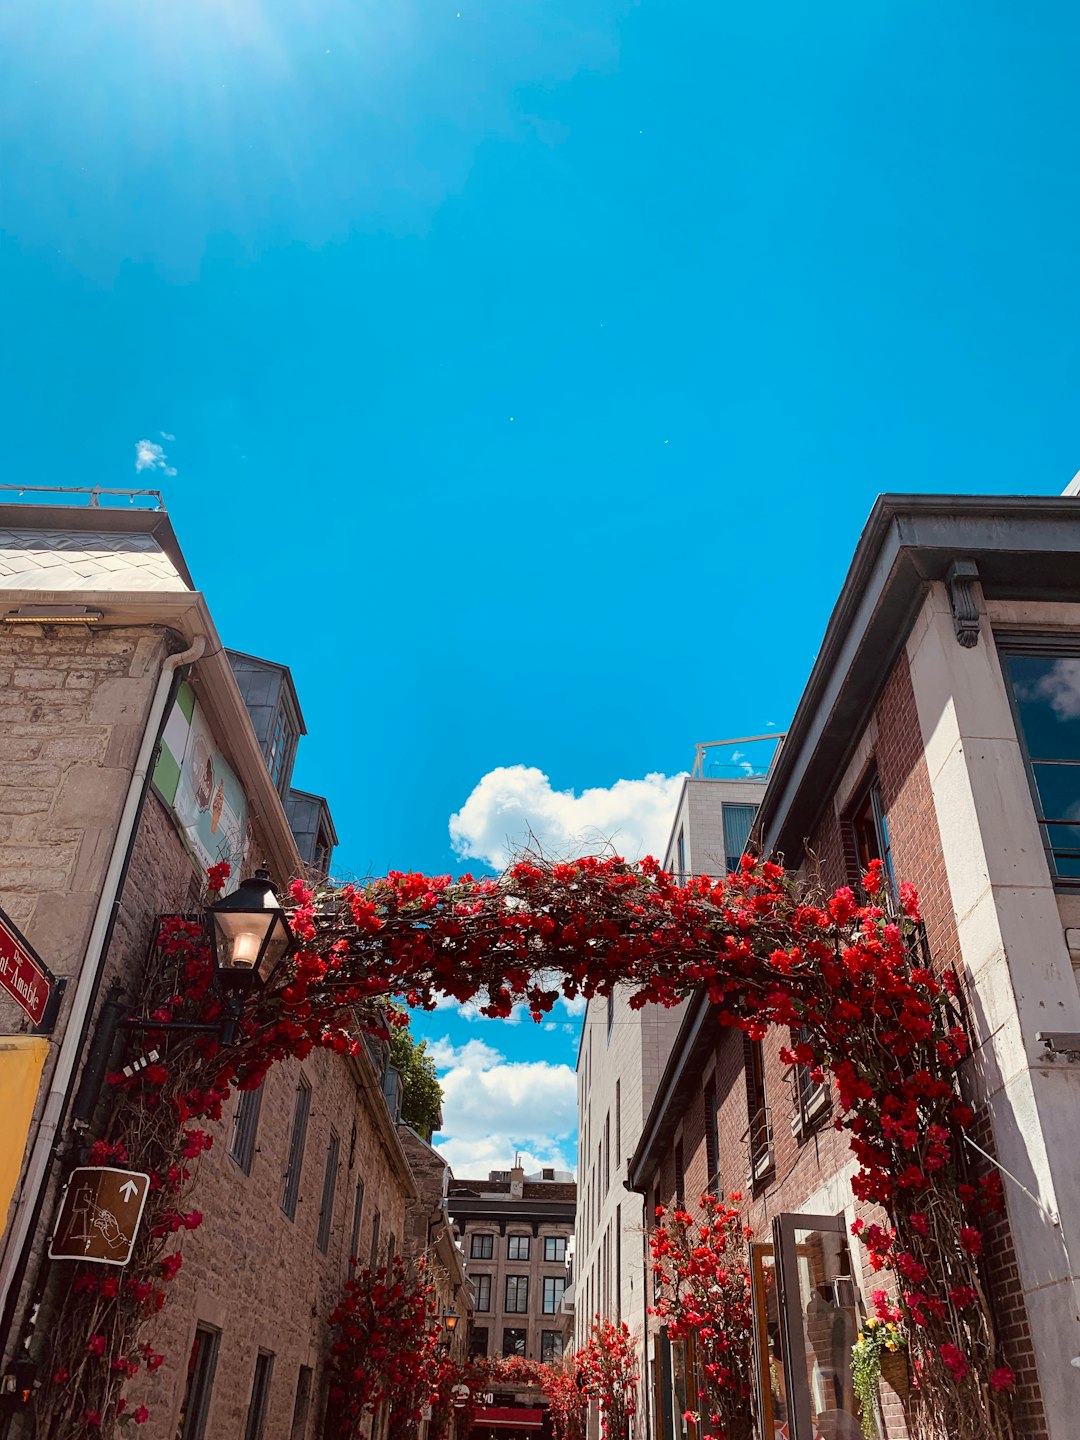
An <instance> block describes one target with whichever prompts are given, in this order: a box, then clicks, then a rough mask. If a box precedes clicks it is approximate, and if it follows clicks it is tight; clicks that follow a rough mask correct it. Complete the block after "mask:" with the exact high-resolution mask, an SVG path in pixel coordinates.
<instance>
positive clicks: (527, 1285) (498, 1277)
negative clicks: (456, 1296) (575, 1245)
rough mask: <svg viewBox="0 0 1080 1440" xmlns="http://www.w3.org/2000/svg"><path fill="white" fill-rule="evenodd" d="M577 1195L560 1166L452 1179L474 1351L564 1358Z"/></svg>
mask: <svg viewBox="0 0 1080 1440" xmlns="http://www.w3.org/2000/svg"><path fill="white" fill-rule="evenodd" d="M576 1197H577V1186H576V1185H575V1184H574V1182H573V1180H572V1179H571V1177H570V1176H569V1175H568V1174H566V1173H564V1172H562V1171H556V1170H542V1171H541V1172H540V1174H539V1175H535V1176H529V1177H528V1178H526V1176H525V1172H524V1170H523V1169H522V1168H521V1167H520V1166H515V1167H514V1168H513V1169H511V1170H493V1171H492V1172H491V1173H490V1174H489V1175H488V1177H487V1179H486V1180H458V1179H454V1180H451V1182H450V1189H449V1210H450V1215H451V1217H452V1219H453V1222H454V1225H455V1227H456V1230H457V1233H458V1235H459V1236H460V1238H461V1242H462V1248H463V1249H464V1252H465V1265H466V1271H467V1274H468V1277H469V1282H470V1284H471V1286H472V1292H473V1326H472V1334H471V1337H470V1351H471V1353H472V1354H474V1355H492V1356H495V1355H522V1356H524V1357H525V1358H527V1359H529V1360H548V1361H553V1360H558V1359H560V1358H561V1356H562V1354H563V1351H564V1349H565V1348H566V1345H567V1339H568V1335H567V1332H568V1328H569V1326H568V1316H567V1314H566V1312H565V1310H564V1308H563V1296H564V1293H565V1290H566V1262H567V1249H568V1246H569V1243H570V1241H571V1239H572V1237H573V1234H574V1208H575V1204H576Z"/></svg>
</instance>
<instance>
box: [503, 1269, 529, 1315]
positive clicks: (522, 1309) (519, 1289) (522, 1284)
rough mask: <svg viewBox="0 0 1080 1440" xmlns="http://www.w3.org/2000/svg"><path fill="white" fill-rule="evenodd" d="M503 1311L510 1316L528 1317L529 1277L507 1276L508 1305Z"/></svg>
mask: <svg viewBox="0 0 1080 1440" xmlns="http://www.w3.org/2000/svg"><path fill="white" fill-rule="evenodd" d="M503 1309H504V1310H505V1311H506V1312H507V1313H508V1314H510V1315H527V1314H528V1312H529V1277H528V1276H527V1275H507V1277H506V1304H505V1305H504V1306H503Z"/></svg>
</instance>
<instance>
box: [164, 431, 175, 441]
mask: <svg viewBox="0 0 1080 1440" xmlns="http://www.w3.org/2000/svg"><path fill="white" fill-rule="evenodd" d="M160 433H161V438H162V440H175V439H176V436H175V435H170V434H169V432H168V430H162V431H161V432H160Z"/></svg>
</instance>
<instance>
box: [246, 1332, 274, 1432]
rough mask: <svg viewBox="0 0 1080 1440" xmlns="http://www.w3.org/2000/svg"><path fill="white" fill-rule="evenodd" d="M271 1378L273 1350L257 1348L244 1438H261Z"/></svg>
mask: <svg viewBox="0 0 1080 1440" xmlns="http://www.w3.org/2000/svg"><path fill="white" fill-rule="evenodd" d="M264 1361H265V1362H266V1363H265V1364H264V1363H263V1362H264ZM273 1379H274V1352H273V1351H272V1350H263V1349H259V1350H257V1351H256V1352H255V1369H254V1371H253V1373H252V1377H251V1396H250V1398H249V1400H248V1410H247V1422H246V1424H245V1426H244V1440H262V1435H263V1430H264V1429H265V1428H266V1412H267V1410H268V1409H269V1406H270V1386H271V1384H272V1383H273Z"/></svg>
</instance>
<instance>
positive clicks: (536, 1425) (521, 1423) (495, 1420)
mask: <svg viewBox="0 0 1080 1440" xmlns="http://www.w3.org/2000/svg"><path fill="white" fill-rule="evenodd" d="M472 1422H473V1424H474V1425H500V1426H502V1427H503V1428H505V1429H507V1430H539V1429H540V1427H541V1426H542V1425H543V1423H544V1412H543V1410H526V1409H520V1410H519V1409H517V1408H516V1407H515V1406H513V1405H487V1406H484V1407H483V1408H482V1409H479V1410H474V1411H473V1413H472Z"/></svg>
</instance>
